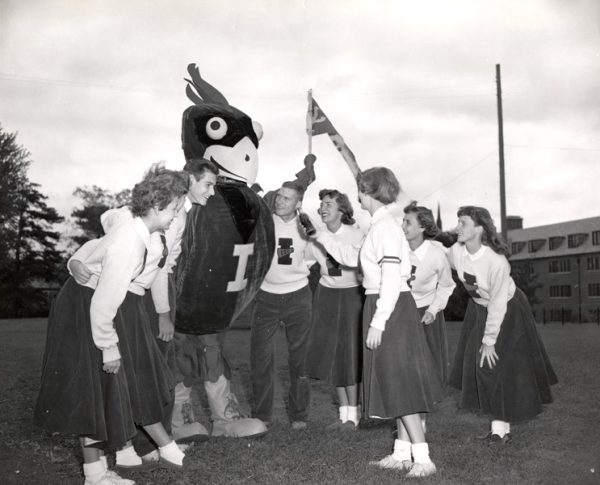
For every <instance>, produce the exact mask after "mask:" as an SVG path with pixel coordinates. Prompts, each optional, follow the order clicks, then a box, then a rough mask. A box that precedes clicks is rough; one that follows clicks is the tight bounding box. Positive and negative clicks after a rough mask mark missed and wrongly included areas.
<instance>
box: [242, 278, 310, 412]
mask: <svg viewBox="0 0 600 485" xmlns="http://www.w3.org/2000/svg"><path fill="white" fill-rule="evenodd" d="M311 311H312V294H311V292H310V289H309V287H308V285H307V286H305V287H304V288H301V289H300V290H297V291H293V292H291V293H285V294H275V293H267V292H266V291H263V290H260V291H259V292H258V294H257V295H256V300H255V305H254V311H253V314H252V330H251V343H250V366H251V374H252V392H253V395H254V408H253V416H254V417H255V418H258V419H261V420H263V421H270V420H271V415H272V412H273V395H274V387H275V336H276V334H277V330H278V328H279V324H280V322H283V325H284V329H285V336H286V340H287V347H288V367H289V372H290V390H289V395H288V396H289V402H288V416H289V419H290V421H306V419H307V417H308V404H309V402H310V383H309V380H308V377H307V376H306V372H305V361H306V347H307V345H306V344H307V341H308V334H309V331H310V321H311Z"/></svg>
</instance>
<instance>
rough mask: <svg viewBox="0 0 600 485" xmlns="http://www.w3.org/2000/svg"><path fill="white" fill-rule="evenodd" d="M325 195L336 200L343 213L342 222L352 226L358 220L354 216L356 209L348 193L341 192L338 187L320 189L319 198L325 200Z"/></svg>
mask: <svg viewBox="0 0 600 485" xmlns="http://www.w3.org/2000/svg"><path fill="white" fill-rule="evenodd" d="M325 197H329V198H331V199H333V200H335V201H336V203H337V205H338V210H339V211H340V212H341V213H342V224H348V225H349V226H351V225H352V224H354V223H355V222H356V221H355V220H354V218H353V217H352V216H353V215H354V209H353V208H352V204H351V203H350V199H348V196H347V195H346V194H343V193H341V192H340V191H339V190H336V189H323V190H320V191H319V200H323V199H324V198H325Z"/></svg>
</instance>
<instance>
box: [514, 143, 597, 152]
mask: <svg viewBox="0 0 600 485" xmlns="http://www.w3.org/2000/svg"><path fill="white" fill-rule="evenodd" d="M505 146H507V147H512V148H532V149H534V150H577V151H585V152H600V148H582V147H550V146H536V145H512V144H508V143H506V144H505Z"/></svg>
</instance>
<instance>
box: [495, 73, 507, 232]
mask: <svg viewBox="0 0 600 485" xmlns="http://www.w3.org/2000/svg"><path fill="white" fill-rule="evenodd" d="M496 96H497V98H498V149H499V152H500V231H501V232H502V238H503V239H504V242H506V243H508V239H507V228H506V186H505V181H504V128H503V124H502V123H503V122H502V81H501V80H500V64H496Z"/></svg>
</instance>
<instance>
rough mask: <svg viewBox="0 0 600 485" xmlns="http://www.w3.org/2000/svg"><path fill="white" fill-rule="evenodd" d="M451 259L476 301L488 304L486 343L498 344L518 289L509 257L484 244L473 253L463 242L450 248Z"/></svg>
mask: <svg viewBox="0 0 600 485" xmlns="http://www.w3.org/2000/svg"><path fill="white" fill-rule="evenodd" d="M448 259H449V261H450V265H451V266H452V267H453V268H454V269H456V272H457V273H458V277H459V279H460V281H462V283H463V284H464V286H465V289H466V290H467V292H468V293H469V295H470V296H471V298H473V301H475V303H477V304H479V305H482V306H484V307H487V312H488V313H487V320H486V322H485V331H484V335H483V339H482V343H484V344H485V345H494V344H495V343H496V339H497V338H498V334H499V333H500V327H501V325H502V321H503V320H504V316H505V315H506V307H507V305H508V301H509V300H510V299H511V298H512V297H513V295H514V294H515V289H516V286H515V282H514V281H513V279H512V278H511V276H510V264H509V263H508V260H507V259H506V258H505V257H504V256H503V255H501V254H498V253H496V252H494V251H493V250H492V249H491V248H489V247H488V246H484V245H482V246H481V249H479V251H477V252H476V253H475V254H470V253H469V252H468V251H467V248H466V247H465V245H464V244H461V243H456V244H454V245H453V246H452V247H451V248H450V250H449V251H448Z"/></svg>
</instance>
